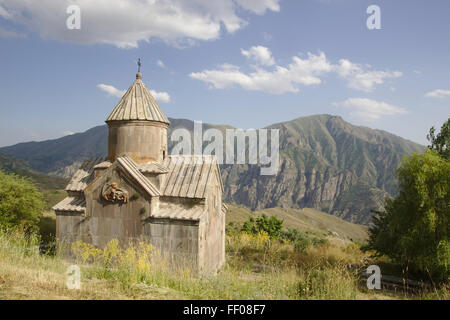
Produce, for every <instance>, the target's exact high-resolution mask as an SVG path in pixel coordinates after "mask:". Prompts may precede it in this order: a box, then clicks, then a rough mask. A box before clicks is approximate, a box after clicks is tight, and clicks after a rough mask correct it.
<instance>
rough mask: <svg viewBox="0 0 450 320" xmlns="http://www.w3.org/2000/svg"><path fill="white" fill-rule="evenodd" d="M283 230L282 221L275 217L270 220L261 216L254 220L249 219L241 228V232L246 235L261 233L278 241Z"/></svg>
mask: <svg viewBox="0 0 450 320" xmlns="http://www.w3.org/2000/svg"><path fill="white" fill-rule="evenodd" d="M282 228H283V220H281V219H278V218H277V217H275V216H271V217H270V218H269V217H267V216H266V215H265V214H263V215H262V216H260V217H257V218H256V219H254V218H252V217H250V218H249V219H248V220H247V221H246V222H245V223H244V225H243V226H242V230H241V231H243V232H245V233H248V234H258V233H260V232H262V231H264V232H265V233H267V234H268V235H269V237H270V238H272V239H278V238H279V237H280V234H281V230H282Z"/></svg>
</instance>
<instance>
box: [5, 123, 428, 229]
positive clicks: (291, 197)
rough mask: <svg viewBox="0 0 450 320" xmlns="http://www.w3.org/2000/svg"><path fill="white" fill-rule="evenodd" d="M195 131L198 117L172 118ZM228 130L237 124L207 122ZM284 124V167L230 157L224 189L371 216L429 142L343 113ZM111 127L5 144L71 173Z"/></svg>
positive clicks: (248, 198) (244, 196)
mask: <svg viewBox="0 0 450 320" xmlns="http://www.w3.org/2000/svg"><path fill="white" fill-rule="evenodd" d="M170 121H171V126H170V127H169V132H168V134H169V149H171V148H172V147H173V145H174V143H173V142H171V141H170V135H171V132H172V131H173V130H174V129H177V128H186V129H188V130H189V131H190V132H192V131H193V122H192V121H190V120H185V119H170ZM208 128H217V129H219V130H221V131H224V130H225V129H227V128H231V127H230V126H225V125H222V126H216V125H209V124H205V125H204V128H203V129H204V130H206V129H208ZM267 128H268V129H272V128H273V129H279V130H280V153H281V154H280V167H279V171H278V173H277V175H274V176H262V175H260V167H259V166H258V165H222V166H221V170H222V178H223V181H224V186H225V190H224V197H225V200H226V201H228V202H235V203H237V204H242V205H245V206H247V207H249V208H251V209H254V210H255V209H263V208H271V207H283V208H315V209H317V210H320V211H324V212H328V213H331V214H333V215H336V216H339V217H341V218H343V219H345V220H347V221H350V222H354V223H359V224H368V223H370V221H371V218H372V213H371V212H370V210H371V209H381V207H382V203H383V199H384V198H385V197H388V196H392V195H394V194H395V192H396V179H395V170H396V168H397V167H398V164H399V162H400V160H401V158H402V157H403V156H404V155H406V154H410V153H413V152H422V151H423V150H424V147H423V146H421V145H419V144H416V143H414V142H411V141H408V140H405V139H403V138H401V137H398V136H395V135H393V134H390V133H388V132H385V131H380V130H373V129H370V128H366V127H359V126H354V125H352V124H350V123H348V122H345V121H344V120H343V119H342V118H341V117H338V116H331V115H315V116H309V117H302V118H298V119H295V120H292V121H288V122H283V123H278V124H274V125H272V126H269V127H267ZM106 148H107V127H106V126H99V127H95V128H92V129H90V130H87V131H86V132H83V133H78V134H74V135H71V136H66V137H63V138H60V139H55V140H48V141H43V142H28V143H21V144H17V145H14V146H10V147H4V148H0V152H3V153H6V154H9V155H12V156H14V157H17V158H20V159H23V160H25V161H27V163H29V164H30V166H31V167H32V168H34V169H36V170H38V171H41V172H44V173H48V174H51V175H57V176H63V177H69V176H71V175H72V174H73V173H74V171H75V170H76V168H77V167H78V166H79V164H80V163H81V161H83V159H85V158H88V157H99V156H105V155H106V151H107V150H106Z"/></svg>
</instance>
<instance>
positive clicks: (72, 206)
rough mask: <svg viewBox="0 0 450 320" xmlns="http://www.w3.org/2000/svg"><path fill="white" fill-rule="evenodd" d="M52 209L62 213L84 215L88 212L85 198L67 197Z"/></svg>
mask: <svg viewBox="0 0 450 320" xmlns="http://www.w3.org/2000/svg"><path fill="white" fill-rule="evenodd" d="M52 209H53V210H55V211H62V212H79V213H84V212H85V211H86V201H85V199H84V197H83V196H80V197H67V198H64V199H63V200H62V201H60V202H59V203H57V204H55V205H54V206H53V208H52Z"/></svg>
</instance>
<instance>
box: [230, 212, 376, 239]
mask: <svg viewBox="0 0 450 320" xmlns="http://www.w3.org/2000/svg"><path fill="white" fill-rule="evenodd" d="M227 205H228V211H227V216H226V220H227V221H226V222H227V224H229V223H234V224H236V225H242V224H243V223H244V222H245V221H247V220H248V218H250V217H256V216H260V215H262V214H265V215H267V216H269V217H270V216H276V217H277V218H278V219H282V220H283V227H284V228H297V229H299V230H301V231H303V232H308V233H311V234H313V235H315V236H317V237H319V238H324V237H330V236H331V237H333V238H339V239H342V240H349V241H358V242H360V243H364V242H365V241H366V240H367V230H368V228H367V227H366V226H362V225H359V224H353V223H351V222H347V221H344V220H342V219H340V218H338V217H335V216H332V215H330V214H327V213H324V212H320V211H317V210H314V209H310V208H303V209H291V208H269V209H263V210H258V211H251V210H249V209H247V208H245V207H242V206H239V205H235V204H227Z"/></svg>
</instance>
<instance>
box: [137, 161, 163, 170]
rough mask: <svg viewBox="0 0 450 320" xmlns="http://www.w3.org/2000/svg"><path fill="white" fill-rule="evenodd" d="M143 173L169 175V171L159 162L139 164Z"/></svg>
mask: <svg viewBox="0 0 450 320" xmlns="http://www.w3.org/2000/svg"><path fill="white" fill-rule="evenodd" d="M137 167H138V168H139V171H141V172H142V173H167V172H169V169H167V167H165V166H164V165H162V164H160V163H158V162H147V163H139V164H137Z"/></svg>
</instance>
